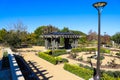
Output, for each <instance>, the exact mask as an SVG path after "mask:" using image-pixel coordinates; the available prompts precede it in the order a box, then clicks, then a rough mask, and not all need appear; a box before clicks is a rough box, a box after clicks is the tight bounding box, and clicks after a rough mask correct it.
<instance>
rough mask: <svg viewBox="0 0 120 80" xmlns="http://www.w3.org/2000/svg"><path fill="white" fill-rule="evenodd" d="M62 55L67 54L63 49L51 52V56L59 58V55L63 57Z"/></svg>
mask: <svg viewBox="0 0 120 80" xmlns="http://www.w3.org/2000/svg"><path fill="white" fill-rule="evenodd" d="M63 54H67V52H66V50H65V49H57V50H53V52H52V55H53V56H59V55H63Z"/></svg>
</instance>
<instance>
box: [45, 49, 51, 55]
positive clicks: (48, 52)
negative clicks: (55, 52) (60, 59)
mask: <svg viewBox="0 0 120 80" xmlns="http://www.w3.org/2000/svg"><path fill="white" fill-rule="evenodd" d="M44 53H46V54H48V55H52V51H51V50H47V51H46V52H44Z"/></svg>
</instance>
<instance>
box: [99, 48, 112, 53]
mask: <svg viewBox="0 0 120 80" xmlns="http://www.w3.org/2000/svg"><path fill="white" fill-rule="evenodd" d="M100 52H101V53H110V50H108V49H105V48H101V49H100Z"/></svg>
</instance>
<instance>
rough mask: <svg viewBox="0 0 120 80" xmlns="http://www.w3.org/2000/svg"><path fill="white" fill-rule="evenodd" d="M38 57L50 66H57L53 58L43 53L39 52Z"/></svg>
mask: <svg viewBox="0 0 120 80" xmlns="http://www.w3.org/2000/svg"><path fill="white" fill-rule="evenodd" d="M38 55H39V57H40V58H43V59H45V60H47V61H48V62H50V63H52V64H57V59H56V58H55V57H53V56H50V55H48V54H45V53H44V52H40V53H39V54H38Z"/></svg>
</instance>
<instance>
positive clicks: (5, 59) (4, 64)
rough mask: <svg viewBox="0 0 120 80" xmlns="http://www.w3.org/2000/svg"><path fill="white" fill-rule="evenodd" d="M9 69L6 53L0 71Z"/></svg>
mask: <svg viewBox="0 0 120 80" xmlns="http://www.w3.org/2000/svg"><path fill="white" fill-rule="evenodd" d="M9 67H10V64H9V58H8V52H4V53H3V57H2V69H7V68H9Z"/></svg>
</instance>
